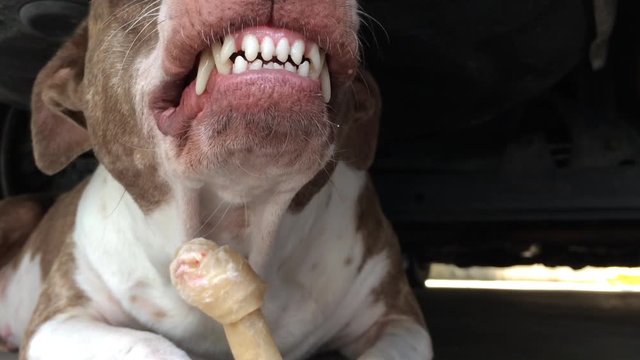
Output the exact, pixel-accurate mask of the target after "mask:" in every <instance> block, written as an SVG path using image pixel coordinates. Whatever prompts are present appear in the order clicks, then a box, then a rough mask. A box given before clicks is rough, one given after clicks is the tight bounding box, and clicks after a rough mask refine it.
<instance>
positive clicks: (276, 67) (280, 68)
mask: <svg viewBox="0 0 640 360" xmlns="http://www.w3.org/2000/svg"><path fill="white" fill-rule="evenodd" d="M273 68H274V69H276V70H282V69H284V66H283V65H280V64H278V63H273Z"/></svg>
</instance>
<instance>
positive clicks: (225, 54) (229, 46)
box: [220, 35, 238, 60]
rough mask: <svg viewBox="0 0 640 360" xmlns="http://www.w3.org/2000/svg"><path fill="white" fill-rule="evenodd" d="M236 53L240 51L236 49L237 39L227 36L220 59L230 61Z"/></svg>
mask: <svg viewBox="0 0 640 360" xmlns="http://www.w3.org/2000/svg"><path fill="white" fill-rule="evenodd" d="M236 51H238V49H237V48H236V39H235V38H234V37H233V36H231V35H227V36H226V37H225V38H224V43H223V44H222V48H221V49H220V58H221V59H223V60H224V59H229V58H231V55H233V53H234V52H236Z"/></svg>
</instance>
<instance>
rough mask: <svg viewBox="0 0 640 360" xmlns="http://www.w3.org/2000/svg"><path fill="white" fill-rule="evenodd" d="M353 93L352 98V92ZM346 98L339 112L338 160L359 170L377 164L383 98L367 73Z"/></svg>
mask: <svg viewBox="0 0 640 360" xmlns="http://www.w3.org/2000/svg"><path fill="white" fill-rule="evenodd" d="M349 91H351V96H349V95H350V94H349V93H348V92H349ZM342 97H343V98H344V99H345V100H344V101H343V102H342V107H341V109H340V110H339V112H340V114H341V115H340V116H339V117H338V123H339V125H341V129H340V130H339V131H338V143H337V147H336V157H337V158H338V159H339V160H341V161H344V162H346V163H347V164H349V165H350V166H352V167H354V168H356V169H358V170H367V169H369V167H370V166H371V164H373V160H374V158H375V155H376V147H377V145H378V133H379V130H380V116H381V114H382V96H381V95H380V90H379V88H378V85H377V84H376V81H375V79H374V78H373V77H372V76H371V74H369V73H368V72H367V71H365V70H361V72H360V76H358V77H356V79H355V80H354V81H353V86H352V87H351V88H348V89H346V90H345V93H343V94H342Z"/></svg>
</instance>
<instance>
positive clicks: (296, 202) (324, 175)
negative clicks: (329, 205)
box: [289, 161, 337, 214]
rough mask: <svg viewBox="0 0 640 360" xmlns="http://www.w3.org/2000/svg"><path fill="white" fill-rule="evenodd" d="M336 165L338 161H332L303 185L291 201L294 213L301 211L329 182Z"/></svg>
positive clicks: (290, 209)
mask: <svg viewBox="0 0 640 360" xmlns="http://www.w3.org/2000/svg"><path fill="white" fill-rule="evenodd" d="M336 166H337V162H335V161H330V162H329V163H328V164H327V166H325V167H324V169H322V170H320V172H318V173H317V174H316V176H315V177H314V178H313V179H311V181H309V182H308V183H307V184H306V185H305V186H304V187H302V189H300V191H298V193H297V194H296V196H295V197H294V198H293V200H292V201H291V204H290V205H289V211H290V212H292V213H294V214H297V213H300V212H301V211H302V210H303V209H304V208H305V207H306V206H307V204H309V203H310V202H311V200H313V198H314V197H315V196H316V195H317V194H318V193H319V192H320V190H322V188H323V187H324V186H325V185H326V184H327V183H328V182H329V180H330V179H331V176H332V175H333V172H334V171H335V170H336Z"/></svg>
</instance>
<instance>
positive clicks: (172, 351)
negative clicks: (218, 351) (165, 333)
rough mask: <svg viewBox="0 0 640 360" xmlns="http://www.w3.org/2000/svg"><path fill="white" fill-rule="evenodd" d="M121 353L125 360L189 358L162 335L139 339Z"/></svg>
mask: <svg viewBox="0 0 640 360" xmlns="http://www.w3.org/2000/svg"><path fill="white" fill-rule="evenodd" d="M123 355H124V356H123V357H122V358H123V359H125V360H191V358H190V357H189V356H188V355H187V353H185V352H184V351H182V350H180V349H178V348H177V347H176V346H175V345H173V344H172V343H171V342H169V341H168V340H166V339H164V338H162V337H148V338H145V339H140V340H139V341H137V342H135V343H133V344H132V345H131V346H130V347H129V349H127V350H126V352H125V354H123Z"/></svg>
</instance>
